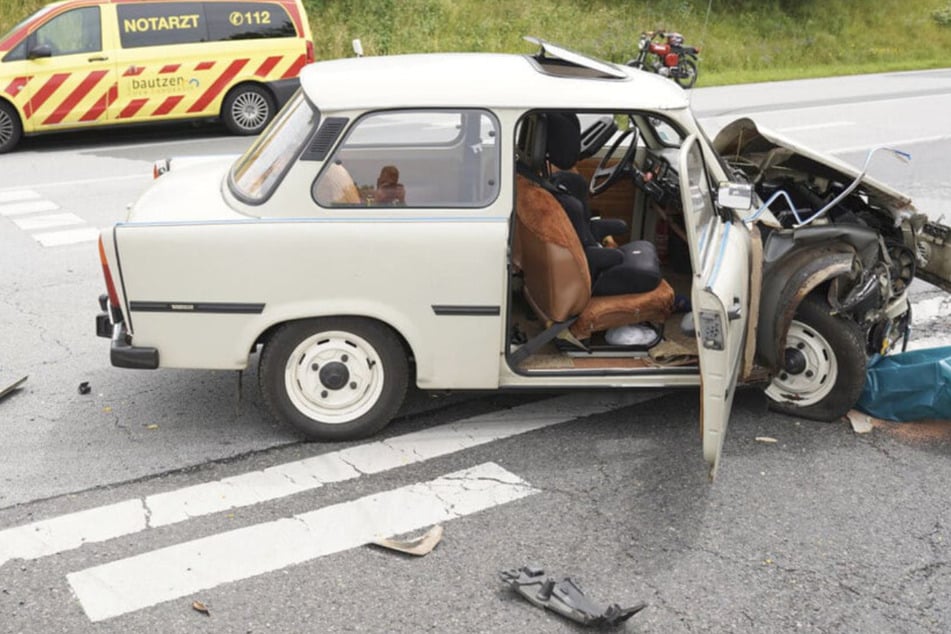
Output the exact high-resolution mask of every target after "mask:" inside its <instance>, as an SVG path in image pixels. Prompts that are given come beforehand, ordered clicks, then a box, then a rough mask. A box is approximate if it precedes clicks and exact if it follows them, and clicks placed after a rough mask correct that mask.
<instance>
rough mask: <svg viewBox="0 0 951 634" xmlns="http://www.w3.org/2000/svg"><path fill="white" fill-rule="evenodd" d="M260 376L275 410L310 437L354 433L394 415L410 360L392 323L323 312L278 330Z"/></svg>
mask: <svg viewBox="0 0 951 634" xmlns="http://www.w3.org/2000/svg"><path fill="white" fill-rule="evenodd" d="M258 380H259V382H260V386H261V394H262V395H263V397H264V401H265V402H266V403H267V404H268V405H269V407H270V408H271V411H272V412H274V414H276V415H277V417H278V418H279V419H281V420H282V421H284V422H286V423H289V424H290V425H292V426H293V427H296V428H297V429H298V430H299V431H300V432H302V433H303V434H304V435H305V436H307V437H308V438H310V439H312V440H355V439H357V438H364V437H366V436H370V435H371V434H374V433H376V432H377V431H379V430H380V429H382V428H383V427H385V426H386V424H387V423H389V422H390V419H391V418H393V416H395V415H396V412H397V411H398V410H399V408H400V406H401V405H402V404H403V399H404V397H405V396H406V387H407V385H408V383H409V362H408V360H407V356H406V351H405V350H404V349H403V345H402V344H401V342H400V340H399V338H398V337H397V336H396V334H395V333H394V332H393V331H392V330H390V329H389V328H388V327H387V326H385V325H383V324H381V323H379V322H377V321H373V320H371V319H363V318H359V317H322V318H319V319H307V320H302V321H296V322H291V323H288V324H285V325H283V326H281V327H280V328H279V329H278V330H276V331H275V332H274V335H273V336H272V337H271V338H270V340H269V341H268V342H267V343H266V344H265V345H264V350H263V352H262V353H261V360H260V368H259V373H258Z"/></svg>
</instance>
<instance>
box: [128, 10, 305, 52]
mask: <svg viewBox="0 0 951 634" xmlns="http://www.w3.org/2000/svg"><path fill="white" fill-rule="evenodd" d="M117 10H118V14H119V37H120V40H121V41H122V47H123V48H137V47H141V46H163V45H165V44H192V43H195V42H224V41H229V40H248V39H259V38H276V37H295V36H296V35H297V30H296V29H295V28H294V21H293V20H291V17H290V16H289V15H288V13H287V11H286V10H285V9H284V7H282V6H281V5H278V4H270V3H264V2H207V3H205V2H155V3H148V4H132V3H130V4H120V5H118V6H117Z"/></svg>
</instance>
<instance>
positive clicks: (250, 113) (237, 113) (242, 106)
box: [231, 92, 268, 130]
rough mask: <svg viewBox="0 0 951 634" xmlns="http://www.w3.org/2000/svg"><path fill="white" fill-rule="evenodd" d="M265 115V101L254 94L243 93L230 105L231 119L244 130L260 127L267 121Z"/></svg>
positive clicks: (262, 97)
mask: <svg viewBox="0 0 951 634" xmlns="http://www.w3.org/2000/svg"><path fill="white" fill-rule="evenodd" d="M267 115H268V104H267V99H265V98H264V96H263V95H260V94H258V93H256V92H243V93H241V94H239V95H238V96H237V97H236V98H235V100H234V103H233V104H231V118H232V119H234V121H235V123H237V124H238V125H239V126H240V127H241V128H243V129H245V130H254V129H255V128H258V127H260V126H261V125H262V124H263V123H264V122H265V120H266V119H267Z"/></svg>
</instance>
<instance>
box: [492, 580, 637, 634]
mask: <svg viewBox="0 0 951 634" xmlns="http://www.w3.org/2000/svg"><path fill="white" fill-rule="evenodd" d="M499 576H500V577H501V578H502V581H503V582H505V583H507V584H508V585H510V586H511V587H512V589H514V590H515V591H516V592H517V593H518V594H520V595H521V596H522V597H524V598H525V599H527V600H528V601H529V602H530V603H531V604H532V605H535V606H537V607H540V608H546V609H548V610H551V611H552V612H555V613H557V614H560V615H561V616H563V617H565V618H569V619H571V620H572V621H575V622H577V623H581V624H582V625H592V626H604V625H607V626H614V625H618V624H619V623H623V622H624V621H626V620H628V619H629V618H631V617H632V616H634V615H635V614H637V613H638V612H640V611H641V610H643V609H644V608H646V607H647V604H646V603H644V602H640V603H636V604H634V605H633V606H631V607H629V608H622V607H621V606H620V605H618V604H617V603H612V604H611V605H608V606H607V607H604V606H600V605H598V604H596V603H595V602H594V601H592V600H591V599H590V598H588V597H587V596H585V594H584V592H583V591H582V590H581V588H580V587H579V586H578V584H577V583H575V582H574V581H573V580H572V579H571V578H570V577H563V578H562V579H561V581H555V580H554V579H553V578H551V577H549V576H547V575H546V574H545V570H544V569H542V568H540V567H538V566H532V565H528V566H523V567H521V568H518V569H511V570H503V571H502V572H501V573H499Z"/></svg>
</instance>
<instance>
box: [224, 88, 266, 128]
mask: <svg viewBox="0 0 951 634" xmlns="http://www.w3.org/2000/svg"><path fill="white" fill-rule="evenodd" d="M275 110H276V106H275V104H274V97H273V96H272V95H271V93H270V92H268V90H267V89H266V88H262V87H260V86H256V85H254V84H242V85H240V86H235V87H234V88H232V89H231V92H229V93H228V96H227V97H225V100H224V103H222V105H221V120H222V121H223V122H224V124H225V127H226V128H228V130H229V131H230V132H231V133H232V134H239V135H245V136H246V135H250V134H258V133H260V132H261V130H263V129H264V127H265V126H266V125H267V124H268V123H269V122H270V121H271V118H272V117H273V116H274V112H275Z"/></svg>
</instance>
